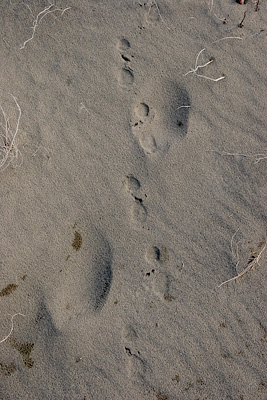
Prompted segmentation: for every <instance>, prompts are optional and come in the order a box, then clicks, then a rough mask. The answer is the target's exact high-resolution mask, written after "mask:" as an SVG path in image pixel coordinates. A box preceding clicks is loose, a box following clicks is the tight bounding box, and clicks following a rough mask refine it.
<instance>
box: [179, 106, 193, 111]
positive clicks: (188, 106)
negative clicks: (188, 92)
mask: <svg viewBox="0 0 267 400" xmlns="http://www.w3.org/2000/svg"><path fill="white" fill-rule="evenodd" d="M180 108H191V106H180V107H178V108H176V111H177V110H180Z"/></svg>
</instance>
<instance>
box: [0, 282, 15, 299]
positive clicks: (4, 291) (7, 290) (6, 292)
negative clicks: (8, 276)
mask: <svg viewBox="0 0 267 400" xmlns="http://www.w3.org/2000/svg"><path fill="white" fill-rule="evenodd" d="M17 287H18V285H15V283H10V284H9V285H7V287H5V288H4V289H2V290H1V292H0V297H3V296H9V295H10V294H11V293H12V292H14V290H16V289H17Z"/></svg>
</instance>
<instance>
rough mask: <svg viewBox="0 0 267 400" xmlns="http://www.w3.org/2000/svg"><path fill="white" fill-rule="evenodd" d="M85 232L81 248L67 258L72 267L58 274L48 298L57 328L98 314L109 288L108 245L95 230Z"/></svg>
mask: <svg viewBox="0 0 267 400" xmlns="http://www.w3.org/2000/svg"><path fill="white" fill-rule="evenodd" d="M86 229H87V232H86V231H84V232H83V244H82V247H81V248H80V250H79V251H78V252H76V251H75V253H73V255H72V257H71V258H70V260H73V263H72V265H69V266H68V267H65V269H64V270H61V271H60V272H59V274H60V275H59V276H57V283H56V284H55V286H54V288H53V292H52V293H51V295H50V298H49V299H48V305H49V304H50V305H51V307H49V309H50V313H51V315H52V318H53V321H54V324H55V326H56V327H57V328H59V329H61V328H62V327H63V326H64V324H65V323H66V322H67V321H69V320H72V319H75V318H77V317H79V316H80V315H88V314H91V315H92V314H95V315H97V314H99V313H100V312H101V310H102V309H103V307H104V305H105V303H106V301H107V298H108V294H109V291H110V288H111V284H112V251H111V248H110V245H109V242H108V241H107V239H105V238H104V237H103V235H102V234H101V233H100V232H99V231H98V230H97V229H95V228H91V229H90V231H88V228H87V227H86ZM84 230H85V227H84Z"/></svg>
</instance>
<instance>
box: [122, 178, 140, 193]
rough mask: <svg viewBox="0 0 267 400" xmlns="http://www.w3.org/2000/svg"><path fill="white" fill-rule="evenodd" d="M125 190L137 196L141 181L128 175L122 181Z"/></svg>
mask: <svg viewBox="0 0 267 400" xmlns="http://www.w3.org/2000/svg"><path fill="white" fill-rule="evenodd" d="M124 184H125V186H126V189H127V191H128V192H129V193H130V194H131V195H132V196H133V197H135V196H137V194H138V193H139V191H140V188H141V183H140V182H139V180H138V179H136V178H135V177H134V176H133V175H128V176H127V177H126V180H125V181H124Z"/></svg>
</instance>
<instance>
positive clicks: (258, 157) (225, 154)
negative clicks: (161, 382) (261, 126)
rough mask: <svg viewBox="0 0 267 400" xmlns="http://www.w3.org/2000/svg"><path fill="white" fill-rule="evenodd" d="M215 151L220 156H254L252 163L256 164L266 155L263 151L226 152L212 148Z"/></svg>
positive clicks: (265, 157)
mask: <svg viewBox="0 0 267 400" xmlns="http://www.w3.org/2000/svg"><path fill="white" fill-rule="evenodd" d="M213 151H214V152H215V153H218V154H220V155H221V156H233V157H236V156H239V157H248V158H256V160H255V162H254V164H258V163H259V162H260V161H262V160H266V159H267V155H266V154H263V153H258V154H243V153H227V152H226V151H223V152H221V153H220V152H219V151H217V150H213Z"/></svg>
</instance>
